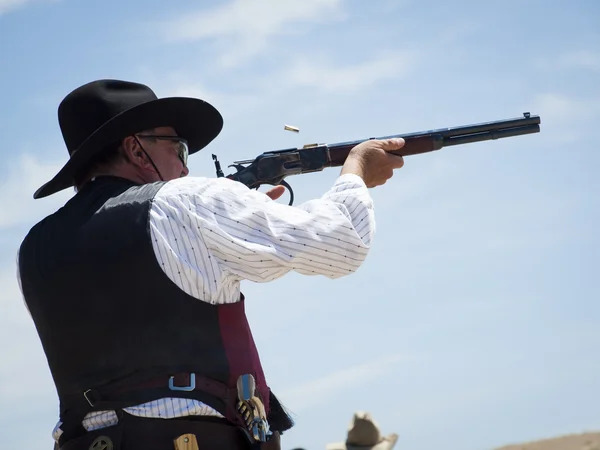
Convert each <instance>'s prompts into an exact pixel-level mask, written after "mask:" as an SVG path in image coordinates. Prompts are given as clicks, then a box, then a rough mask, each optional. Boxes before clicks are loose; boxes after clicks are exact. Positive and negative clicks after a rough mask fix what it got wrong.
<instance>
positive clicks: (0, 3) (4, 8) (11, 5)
mask: <svg viewBox="0 0 600 450" xmlns="http://www.w3.org/2000/svg"><path fill="white" fill-rule="evenodd" d="M31 1H32V0H0V15H2V14H4V13H6V12H8V11H10V10H13V9H16V8H18V7H20V6H23V5H25V3H30V2H31Z"/></svg>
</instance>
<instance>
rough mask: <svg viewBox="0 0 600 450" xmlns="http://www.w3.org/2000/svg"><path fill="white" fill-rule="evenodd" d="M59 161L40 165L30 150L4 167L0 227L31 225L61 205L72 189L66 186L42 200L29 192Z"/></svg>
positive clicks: (46, 176)
mask: <svg viewBox="0 0 600 450" xmlns="http://www.w3.org/2000/svg"><path fill="white" fill-rule="evenodd" d="M61 166H62V164H61V163H53V164H43V163H40V162H39V161H38V160H37V159H36V158H35V157H33V156H31V154H30V153H27V152H24V153H23V154H22V155H21V157H20V158H19V159H18V160H17V161H16V163H14V164H12V165H10V166H9V167H8V170H9V173H8V176H6V174H5V175H4V176H5V178H4V181H2V182H1V183H0V190H1V191H2V192H7V193H9V194H8V195H3V196H2V197H0V211H1V214H0V229H2V228H8V227H12V226H16V225H21V224H32V222H33V221H36V220H39V219H41V218H43V217H44V216H45V215H47V214H48V213H50V212H53V211H54V210H56V208H57V207H59V206H60V205H62V204H63V203H64V202H65V201H66V200H67V199H68V198H69V197H70V196H72V195H73V191H72V190H70V189H68V190H65V191H63V192H60V193H58V194H54V195H52V196H50V197H46V198H44V199H39V200H34V199H33V193H34V192H35V190H36V189H37V188H39V187H40V186H41V185H42V184H43V183H45V182H46V181H48V180H50V179H51V178H52V177H53V176H54V175H55V174H56V173H57V172H58V170H59V169H60V167H61Z"/></svg>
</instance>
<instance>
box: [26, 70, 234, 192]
mask: <svg viewBox="0 0 600 450" xmlns="http://www.w3.org/2000/svg"><path fill="white" fill-rule="evenodd" d="M58 121H59V124H60V129H61V132H62V135H63V139H64V141H65V144H66V145H67V150H68V151H69V160H68V161H67V163H66V164H65V165H64V166H63V167H62V169H60V171H59V172H58V173H57V174H56V176H55V177H54V178H52V179H51V180H50V181H48V182H47V183H45V184H44V185H43V186H42V187H40V188H39V189H38V190H37V191H36V192H35V194H33V198H41V197H46V196H48V195H51V194H54V193H56V192H58V191H61V190H63V189H66V188H68V187H70V186H72V185H73V177H74V176H75V175H76V174H77V173H78V172H79V171H80V170H83V169H85V167H86V166H87V165H88V164H89V163H90V162H92V161H93V160H94V158H95V157H97V156H98V154H99V153H101V152H102V151H103V150H105V149H106V148H107V147H108V146H110V145H113V144H115V143H117V142H119V141H120V140H121V139H124V138H125V137H127V136H129V135H132V134H134V133H138V132H140V131H143V130H147V129H151V128H156V127H160V126H170V127H173V128H174V129H175V131H176V132H177V134H178V135H179V136H180V137H182V138H184V139H186V140H187V141H188V148H189V153H190V154H192V153H195V152H197V151H198V150H201V149H202V148H204V147H205V146H206V145H208V144H209V143H210V142H211V141H212V140H213V139H214V138H215V137H217V135H218V134H219V133H220V132H221V129H222V128H223V118H222V117H221V114H220V113H219V112H218V111H217V110H216V109H215V108H214V107H213V106H212V105H210V104H209V103H207V102H205V101H203V100H200V99H196V98H188V97H167V98H160V99H159V98H158V97H157V96H156V94H155V93H154V92H153V91H152V90H151V89H150V88H149V87H148V86H146V85H143V84H139V83H133V82H129V81H121V80H98V81H92V82H91V83H87V84H85V85H83V86H81V87H79V88H77V89H75V90H74V91H73V92H71V93H70V94H69V95H67V96H66V97H65V98H64V100H63V101H62V102H61V103H60V105H59V107H58Z"/></svg>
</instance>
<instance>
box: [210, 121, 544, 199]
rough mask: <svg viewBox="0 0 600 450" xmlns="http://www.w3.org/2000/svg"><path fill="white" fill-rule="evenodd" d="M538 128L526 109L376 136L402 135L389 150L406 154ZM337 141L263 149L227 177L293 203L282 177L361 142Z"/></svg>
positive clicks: (340, 159) (334, 158)
mask: <svg viewBox="0 0 600 450" xmlns="http://www.w3.org/2000/svg"><path fill="white" fill-rule="evenodd" d="M539 131H540V116H532V115H531V114H529V113H528V112H526V113H523V117H522V118H521V117H519V118H516V119H507V120H498V121H495V122H485V123H479V124H474V125H465V126H460V127H453V128H441V129H439V130H429V131H420V132H417V133H409V134H394V135H391V136H383V137H380V138H370V139H392V138H400V137H401V138H404V140H405V141H406V142H405V144H404V147H402V148H401V149H399V150H393V151H391V152H390V153H393V154H396V155H401V156H409V155H417V154H419V153H427V152H431V151H434V150H439V149H441V148H442V147H448V146H450V145H461V144H469V143H471V142H479V141H488V140H492V139H502V138H506V137H511V136H521V135H523V134H531V133H538V132H539ZM365 140H367V139H362V140H358V141H349V142H341V143H338V144H308V145H305V146H304V147H302V148H290V149H285V150H275V151H271V152H265V153H263V154H262V155H259V156H258V157H256V158H255V159H248V160H244V161H234V163H233V164H231V165H229V166H228V167H234V168H235V169H236V170H237V172H236V173H234V174H231V175H228V176H227V178H229V179H231V180H235V181H239V182H241V183H243V184H245V185H246V186H248V187H249V188H254V189H256V188H258V187H259V186H261V185H263V184H270V185H273V186H275V185H278V184H281V185H283V186H285V187H286V188H287V189H288V190H289V191H290V203H289V204H290V205H291V204H292V203H293V202H294V192H293V191H292V188H291V186H290V185H289V184H288V183H287V182H286V181H285V180H284V178H285V177H288V176H290V175H299V174H302V173H310V172H319V171H321V170H323V169H324V168H326V167H338V166H342V165H343V164H344V161H346V158H347V157H348V154H349V153H350V150H352V148H353V147H354V146H356V145H358V144H360V143H361V142H363V141H365ZM212 157H213V160H214V162H215V168H216V170H217V176H218V177H222V176H224V175H223V171H222V170H221V165H220V164H219V161H218V160H217V157H216V156H215V155H212Z"/></svg>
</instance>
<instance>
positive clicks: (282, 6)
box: [166, 0, 342, 67]
mask: <svg viewBox="0 0 600 450" xmlns="http://www.w3.org/2000/svg"><path fill="white" fill-rule="evenodd" d="M341 3H342V0H303V1H281V0H253V1H252V2H249V1H246V0H235V1H233V2H230V3H228V4H226V5H223V6H220V7H218V8H214V9H212V10H201V11H198V12H193V13H186V14H185V15H183V16H181V17H179V18H176V19H174V20H172V21H171V22H170V23H168V25H167V27H166V33H167V39H169V40H176V41H177V40H197V39H207V38H214V39H217V42H219V43H220V44H223V52H222V53H221V59H220V62H221V64H223V65H224V66H226V67H233V66H235V65H237V64H238V63H241V62H243V61H245V60H247V59H249V58H251V57H252V56H254V55H256V54H258V53H260V52H261V51H263V50H265V49H266V47H267V45H268V42H269V39H270V38H273V37H274V36H276V35H282V34H286V33H290V32H293V26H295V25H302V26H305V24H306V23H311V22H312V23H319V22H325V21H331V20H335V19H339V18H340V17H341Z"/></svg>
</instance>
